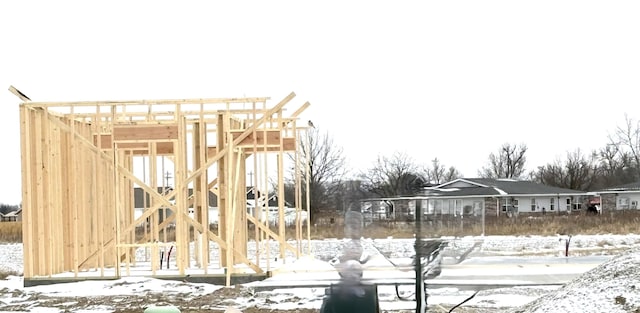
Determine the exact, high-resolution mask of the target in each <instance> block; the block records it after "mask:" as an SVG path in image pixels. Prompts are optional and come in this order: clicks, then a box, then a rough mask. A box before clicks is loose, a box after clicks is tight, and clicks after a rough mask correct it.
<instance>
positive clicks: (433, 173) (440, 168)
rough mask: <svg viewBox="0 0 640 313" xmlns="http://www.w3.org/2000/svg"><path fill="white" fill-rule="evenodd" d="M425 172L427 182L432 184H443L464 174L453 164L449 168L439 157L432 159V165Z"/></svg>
mask: <svg viewBox="0 0 640 313" xmlns="http://www.w3.org/2000/svg"><path fill="white" fill-rule="evenodd" d="M424 172H425V175H424V177H425V180H426V182H429V183H432V184H442V183H445V182H448V181H452V180H454V179H456V178H460V177H461V176H462V174H460V171H458V170H457V169H456V168H455V167H453V166H451V167H449V168H448V169H447V168H446V167H445V166H444V164H442V163H441V162H440V160H438V158H435V159H433V160H431V166H430V167H427V168H426V169H425V170H424Z"/></svg>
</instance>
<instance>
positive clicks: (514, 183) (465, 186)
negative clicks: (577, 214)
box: [436, 178, 585, 196]
mask: <svg viewBox="0 0 640 313" xmlns="http://www.w3.org/2000/svg"><path fill="white" fill-rule="evenodd" d="M436 189H439V190H447V189H449V190H450V191H449V192H447V193H446V195H478V196H493V195H549V194H553V195H558V194H561V195H578V194H584V193H585V192H583V191H580V190H574V189H567V188H558V187H553V186H547V185H543V184H538V183H534V182H532V181H527V180H515V179H493V178H459V179H456V180H453V181H450V182H447V183H444V184H441V185H439V186H437V187H436Z"/></svg>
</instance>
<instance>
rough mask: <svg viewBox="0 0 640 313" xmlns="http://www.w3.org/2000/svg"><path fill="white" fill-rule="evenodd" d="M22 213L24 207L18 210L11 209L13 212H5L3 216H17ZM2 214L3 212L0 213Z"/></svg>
mask: <svg viewBox="0 0 640 313" xmlns="http://www.w3.org/2000/svg"><path fill="white" fill-rule="evenodd" d="M20 213H22V209H18V210H16V211H11V212H9V213H7V214H4V215H3V216H4V217H17V216H19V215H20ZM0 214H1V213H0Z"/></svg>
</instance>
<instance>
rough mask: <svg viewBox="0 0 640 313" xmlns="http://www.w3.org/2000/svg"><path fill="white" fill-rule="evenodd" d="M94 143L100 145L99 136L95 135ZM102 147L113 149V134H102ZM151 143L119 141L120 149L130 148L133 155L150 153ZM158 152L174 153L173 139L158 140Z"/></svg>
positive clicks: (163, 153)
mask: <svg viewBox="0 0 640 313" xmlns="http://www.w3.org/2000/svg"><path fill="white" fill-rule="evenodd" d="M93 142H94V145H96V146H98V136H97V135H94V138H93ZM99 144H100V145H99V146H100V148H101V149H102V150H111V149H113V148H114V147H113V141H112V140H111V135H100V143H99ZM149 149H150V147H149V143H148V142H144V141H143V142H119V143H118V150H130V151H132V152H133V155H149V154H150V151H149ZM156 154H158V155H172V154H173V142H171V141H158V142H156Z"/></svg>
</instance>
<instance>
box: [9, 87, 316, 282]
mask: <svg viewBox="0 0 640 313" xmlns="http://www.w3.org/2000/svg"><path fill="white" fill-rule="evenodd" d="M294 97H295V94H294V93H293V92H292V93H290V94H289V95H288V96H287V97H285V98H284V99H283V100H281V101H280V102H279V103H277V104H276V105H275V106H272V107H269V106H267V100H269V98H226V99H180V100H139V101H138V100H136V101H87V102H53V103H52V102H31V101H26V100H24V99H23V101H25V102H23V103H22V104H21V105H20V125H21V127H20V128H21V132H20V135H21V152H22V199H23V205H22V207H23V243H24V277H25V279H30V278H37V277H52V276H54V275H56V274H60V273H67V274H71V273H72V274H73V275H72V276H74V277H79V276H82V273H83V272H85V271H87V270H93V271H94V272H96V270H97V271H98V272H99V273H100V277H111V275H114V276H115V277H121V276H128V275H130V267H131V266H135V265H136V258H135V253H136V250H137V249H140V248H144V249H150V250H151V253H150V256H151V260H150V266H149V269H150V271H151V274H152V275H158V273H157V269H159V264H161V262H162V260H161V259H160V253H159V251H160V250H161V249H163V247H166V246H168V245H171V246H172V247H173V248H175V250H174V251H175V268H176V269H177V272H178V273H177V275H186V274H187V272H186V271H187V270H189V271H191V272H192V270H194V269H195V270H200V273H202V274H204V275H207V274H210V273H211V272H209V271H210V270H209V268H210V265H211V264H212V263H215V262H212V260H210V255H211V251H210V250H211V249H214V248H212V247H211V246H216V245H217V248H218V249H219V256H220V259H219V260H218V261H219V262H218V265H219V268H221V269H224V273H226V274H225V275H226V277H227V278H226V281H227V284H229V283H230V276H231V275H232V274H233V273H234V272H235V271H236V268H238V267H242V268H243V269H245V270H246V269H247V268H248V269H251V270H253V271H254V272H255V273H263V266H261V265H260V260H261V255H260V254H261V253H262V252H261V251H260V250H258V251H257V252H256V255H249V254H248V253H247V242H248V241H250V240H251V238H249V237H250V234H251V233H252V232H251V231H249V229H253V230H255V236H254V238H253V239H254V240H255V241H256V242H262V241H264V240H274V242H276V241H277V243H278V245H279V254H280V256H281V258H282V259H284V256H285V253H286V252H289V253H291V252H293V253H295V255H297V256H299V255H300V253H301V252H302V244H301V241H302V240H303V238H304V237H305V235H304V234H303V228H304V227H305V226H306V229H307V234H306V237H307V239H308V238H309V222H308V221H309V216H307V219H306V221H307V223H306V225H303V224H302V222H301V220H300V219H296V223H295V224H296V226H295V234H294V235H293V236H291V235H289V236H288V237H289V238H291V237H294V238H295V240H296V242H297V244H292V243H290V241H287V230H286V228H285V223H284V213H283V208H284V200H283V199H284V168H285V166H284V164H285V163H284V161H285V160H284V156H285V153H295V159H296V162H294V163H295V165H294V166H296V167H299V166H300V165H299V164H304V163H301V162H299V159H298V158H299V157H300V152H299V149H298V146H299V145H298V143H299V138H303V136H302V132H306V123H305V124H304V127H298V125H297V120H298V116H299V115H300V113H302V112H303V111H304V110H305V109H306V108H307V107H308V106H309V103H308V102H306V103H304V104H302V105H301V106H299V107H298V108H297V109H296V110H294V111H293V113H292V114H291V115H289V116H285V114H284V113H285V106H286V105H287V104H288V103H289V102H290V101H291V100H292V99H293V98H294ZM27 99H28V98H27ZM138 158H142V159H143V160H148V163H147V162H145V165H144V166H143V168H142V170H143V172H144V173H145V174H142V175H140V174H139V172H140V168H137V167H138V164H137V162H136V160H138ZM159 158H163V159H162V160H163V164H164V158H166V159H168V160H170V161H171V162H172V164H173V179H174V186H173V188H172V189H169V190H167V191H166V192H161V191H162V190H163V189H162V188H160V189H159V188H158V187H159V186H164V185H163V184H162V183H161V179H158V177H159V176H160V177H161V176H162V175H163V174H164V173H163V172H159V165H158V159H159ZM274 160H275V162H274ZM274 163H276V164H275V166H274ZM307 163H308V162H307ZM247 169H250V170H251V171H252V172H251V173H252V175H251V176H252V178H253V180H254V181H253V182H251V185H252V186H255V187H256V188H257V189H258V191H261V192H260V193H259V194H260V195H261V197H263V198H266V197H267V196H268V194H269V189H270V188H269V185H270V184H273V183H272V182H273V181H274V179H275V181H276V183H275V185H276V187H275V189H276V190H275V192H277V195H278V199H279V204H278V209H279V210H278V211H279V212H278V214H279V223H278V224H277V226H276V227H270V226H269V224H268V223H265V222H263V221H262V220H261V219H260V218H258V214H259V211H260V210H259V209H258V208H256V209H255V210H254V212H255V215H253V216H252V215H249V214H247V201H246V186H247V180H246V175H247ZM299 172H300V169H299V168H296V173H299ZM269 173H271V177H270V178H269V176H270V175H269ZM273 173H275V174H273ZM274 175H275V177H274ZM298 176H300V175H298ZM301 183H302V181H301V179H300V177H297V178H296V179H295V184H296V188H295V190H296V213H297V216H298V217H299V216H300V213H301V209H300V207H301V205H300V204H301V202H302V201H303V199H304V198H303V195H301V190H302V188H300V186H299V185H300V184H301ZM134 187H138V188H142V189H143V190H144V192H145V193H146V194H147V195H148V196H147V197H148V199H149V203H148V205H147V208H146V209H145V210H144V212H143V213H142V215H141V216H139V217H137V218H136V217H135V214H134V192H133V190H134ZM159 190H160V191H159ZM306 190H308V188H307V189H306ZM210 193H214V194H215V195H216V196H217V202H218V203H217V204H216V205H217V207H218V208H219V222H218V228H217V232H216V231H215V229H214V230H213V231H212V230H211V229H210V227H209V226H210V225H209V218H208V211H209V210H208V208H209V207H210V206H212V205H213V204H212V203H209V199H210V197H209V194H210ZM256 194H258V193H256ZM258 200H260V199H258ZM306 201H307V207H308V201H309V196H308V195H306ZM262 203H264V202H262ZM257 206H258V205H256V207H257ZM190 209H191V212H192V214H189V210H190ZM167 211H169V212H171V213H172V214H171V215H169V216H164V218H160V217H159V216H158V212H167ZM141 226H144V227H141ZM139 228H143V229H144V233H143V235H142V236H141V235H140V233H136V229H139ZM168 229H175V241H173V242H166V241H167V240H166V238H167V237H166V234H167V230H168ZM163 238H164V239H165V240H163ZM211 243H213V244H211ZM106 269H111V270H109V271H106ZM107 272H109V273H107ZM110 273H112V274H110Z"/></svg>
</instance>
